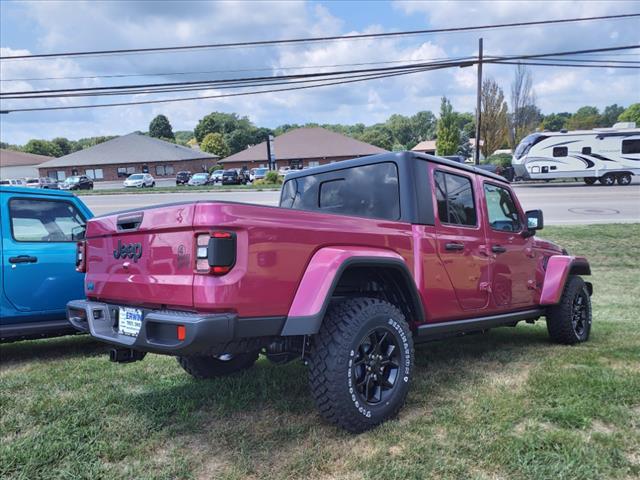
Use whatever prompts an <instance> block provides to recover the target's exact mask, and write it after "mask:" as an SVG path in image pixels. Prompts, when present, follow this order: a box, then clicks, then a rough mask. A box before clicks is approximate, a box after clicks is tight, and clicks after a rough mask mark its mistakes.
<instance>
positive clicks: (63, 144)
mask: <svg viewBox="0 0 640 480" xmlns="http://www.w3.org/2000/svg"><path fill="white" fill-rule="evenodd" d="M51 143H55V144H56V145H57V146H58V148H59V149H60V153H61V156H62V155H69V154H70V153H71V152H74V151H75V150H74V149H73V144H72V143H71V142H70V141H69V140H67V139H66V138H64V137H56V138H54V139H53V140H51Z"/></svg>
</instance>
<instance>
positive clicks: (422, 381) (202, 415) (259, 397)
mask: <svg viewBox="0 0 640 480" xmlns="http://www.w3.org/2000/svg"><path fill="white" fill-rule="evenodd" d="M500 330H502V331H491V332H489V333H487V334H483V335H470V336H465V337H457V338H450V339H446V340H441V341H434V342H429V343H423V344H420V345H418V346H417V348H416V370H415V377H416V378H415V382H414V384H413V390H414V392H413V393H412V397H413V398H416V397H415V395H417V396H422V395H437V396H438V397H446V392H447V390H450V389H455V388H458V387H461V386H463V385H464V384H465V383H466V382H468V381H471V380H472V379H473V378H476V377H477V375H478V370H477V369H475V370H474V371H473V372H472V371H470V370H471V369H470V368H469V366H470V365H469V364H470V363H473V362H482V363H483V365H486V364H487V362H498V363H500V364H509V363H511V362H518V361H522V360H526V361H527V362H531V361H536V360H540V359H542V358H544V356H545V353H544V351H543V350H545V348H544V347H549V348H551V344H550V342H549V340H548V337H547V334H546V331H544V330H542V329H540V328H530V327H529V328H527V327H524V326H523V327H520V328H518V329H500ZM489 373H491V372H490V371H488V372H487V374H489ZM306 374H307V372H306V368H305V367H304V365H302V363H301V362H298V361H296V362H292V363H290V364H288V365H284V366H276V365H272V364H270V363H268V362H267V361H266V360H265V359H262V360H261V361H259V362H258V364H257V365H256V366H255V367H254V368H252V369H251V370H248V371H245V372H242V373H239V374H235V375H232V376H229V377H225V378H219V379H214V380H204V381H203V380H195V379H192V378H191V377H189V376H188V375H187V374H186V373H185V374H184V377H177V378H178V379H177V381H176V382H172V383H171V384H166V386H160V387H158V388H155V389H154V390H152V391H146V392H143V393H131V395H130V398H128V399H126V400H125V402H126V403H127V404H129V405H131V406H132V407H133V408H135V409H137V410H138V411H139V413H140V414H142V415H143V416H144V417H145V418H146V419H147V420H149V421H150V422H151V423H153V424H155V425H156V427H160V428H161V429H163V428H170V429H172V430H174V431H176V432H196V431H199V430H200V429H202V428H203V425H202V423H204V424H205V425H208V426H209V427H211V426H212V425H215V424H216V423H224V422H227V421H229V419H230V418H233V419H234V426H233V428H234V429H235V430H236V431H237V430H240V429H242V428H247V429H249V430H252V429H254V427H255V424H256V422H265V421H267V420H265V418H264V417H265V412H268V413H269V414H270V415H272V416H274V417H283V418H285V419H286V418H287V417H288V418H289V419H290V420H291V421H302V423H303V424H305V425H306V429H309V428H312V427H313V426H314V425H315V426H317V425H318V423H319V422H318V418H319V417H318V415H317V413H316V411H315V406H314V404H313V401H312V398H311V395H310V393H309V390H308V385H307V375H306ZM480 375H482V372H480ZM410 407H411V397H410V400H409V401H408V403H407V405H406V407H405V408H410ZM401 415H402V414H401ZM279 421H282V418H280V420H279Z"/></svg>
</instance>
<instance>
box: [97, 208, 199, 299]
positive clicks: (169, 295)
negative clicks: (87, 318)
mask: <svg viewBox="0 0 640 480" xmlns="http://www.w3.org/2000/svg"><path fill="white" fill-rule="evenodd" d="M194 210H195V204H193V203H185V204H175V205H166V206H161V207H155V208H148V209H143V210H139V211H130V212H125V213H119V214H113V215H108V216H102V217H98V218H95V219H93V220H91V221H90V222H89V224H88V227H87V251H86V259H87V276H86V278H85V293H86V294H87V296H88V297H89V298H93V299H96V300H104V301H109V302H122V303H126V304H128V305H145V306H156V307H158V306H162V305H167V304H169V305H173V306H179V307H187V308H190V307H192V306H193V274H194V272H193V269H194V265H193V260H192V259H193V238H194V236H193V228H192V224H193V216H194Z"/></svg>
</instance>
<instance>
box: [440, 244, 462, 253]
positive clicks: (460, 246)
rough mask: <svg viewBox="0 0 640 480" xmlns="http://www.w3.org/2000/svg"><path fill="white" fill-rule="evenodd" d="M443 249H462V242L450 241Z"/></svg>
mask: <svg viewBox="0 0 640 480" xmlns="http://www.w3.org/2000/svg"><path fill="white" fill-rule="evenodd" d="M444 249H445V250H449V251H459V250H464V244H462V243H456V242H451V243H447V244H445V246H444Z"/></svg>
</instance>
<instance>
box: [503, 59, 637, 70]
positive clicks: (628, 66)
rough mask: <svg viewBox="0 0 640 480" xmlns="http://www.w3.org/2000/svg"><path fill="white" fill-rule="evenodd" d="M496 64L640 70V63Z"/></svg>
mask: <svg viewBox="0 0 640 480" xmlns="http://www.w3.org/2000/svg"><path fill="white" fill-rule="evenodd" d="M493 63H495V64H496V65H538V66H546V67H585V68H624V69H632V70H640V65H606V64H593V63H586V64H585V63H542V62H505V61H499V62H493Z"/></svg>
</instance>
